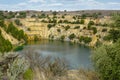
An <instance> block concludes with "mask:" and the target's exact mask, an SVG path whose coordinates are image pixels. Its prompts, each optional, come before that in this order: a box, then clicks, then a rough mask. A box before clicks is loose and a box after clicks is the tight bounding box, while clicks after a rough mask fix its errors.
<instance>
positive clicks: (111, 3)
mask: <svg viewBox="0 0 120 80" xmlns="http://www.w3.org/2000/svg"><path fill="white" fill-rule="evenodd" d="M108 4H110V5H120V3H118V2H109V3H108Z"/></svg>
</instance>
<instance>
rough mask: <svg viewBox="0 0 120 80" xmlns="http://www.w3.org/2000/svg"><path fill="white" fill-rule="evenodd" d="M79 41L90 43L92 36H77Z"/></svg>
mask: <svg viewBox="0 0 120 80" xmlns="http://www.w3.org/2000/svg"><path fill="white" fill-rule="evenodd" d="M79 41H80V42H84V43H86V44H87V43H90V42H91V41H92V38H91V37H84V36H81V37H80V38H79Z"/></svg>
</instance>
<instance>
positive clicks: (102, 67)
mask: <svg viewBox="0 0 120 80" xmlns="http://www.w3.org/2000/svg"><path fill="white" fill-rule="evenodd" d="M91 58H92V61H93V62H94V66H95V69H96V70H97V71H98V72H99V74H100V76H101V78H102V80H120V40H118V41H117V43H115V44H113V45H109V46H101V47H98V48H96V49H95V50H94V52H93V54H92V56H91Z"/></svg>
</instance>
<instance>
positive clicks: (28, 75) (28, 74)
mask: <svg viewBox="0 0 120 80" xmlns="http://www.w3.org/2000/svg"><path fill="white" fill-rule="evenodd" d="M23 78H24V79H25V80H33V71H32V70H31V69H30V68H29V69H28V70H26V72H25V73H24V74H23Z"/></svg>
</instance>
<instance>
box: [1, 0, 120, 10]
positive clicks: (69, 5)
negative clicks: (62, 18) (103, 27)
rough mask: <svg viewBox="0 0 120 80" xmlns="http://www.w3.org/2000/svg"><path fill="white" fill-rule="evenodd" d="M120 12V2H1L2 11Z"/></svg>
mask: <svg viewBox="0 0 120 80" xmlns="http://www.w3.org/2000/svg"><path fill="white" fill-rule="evenodd" d="M98 9H99V10H120V0H0V10H9V11H20V10H38V11H41V10H43V11H49V10H53V11H55V10H56V11H64V10H67V11H76V10H98Z"/></svg>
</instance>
